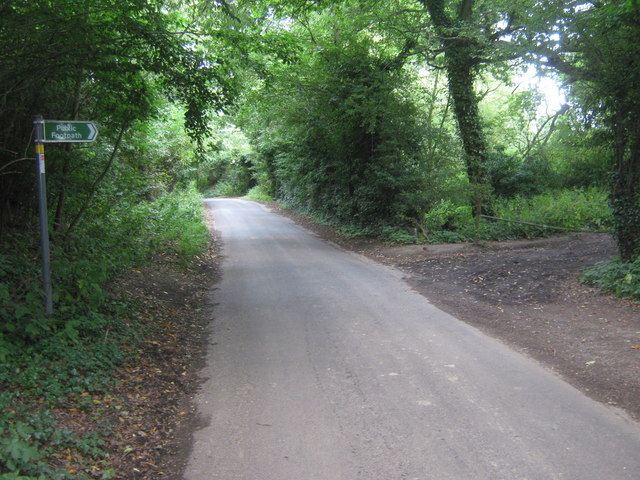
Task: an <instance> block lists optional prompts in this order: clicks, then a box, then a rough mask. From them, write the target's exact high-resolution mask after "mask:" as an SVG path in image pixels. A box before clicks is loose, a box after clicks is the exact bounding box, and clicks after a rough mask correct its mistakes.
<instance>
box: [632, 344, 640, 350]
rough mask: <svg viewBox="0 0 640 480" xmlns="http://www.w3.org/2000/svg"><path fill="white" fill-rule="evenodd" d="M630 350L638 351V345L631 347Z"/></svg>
mask: <svg viewBox="0 0 640 480" xmlns="http://www.w3.org/2000/svg"><path fill="white" fill-rule="evenodd" d="M631 348H633V349H634V350H640V345H634V346H633V347H631Z"/></svg>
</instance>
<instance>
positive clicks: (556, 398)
mask: <svg viewBox="0 0 640 480" xmlns="http://www.w3.org/2000/svg"><path fill="white" fill-rule="evenodd" d="M211 204H212V205H213V208H214V217H215V221H216V228H217V229H218V230H219V231H220V232H221V234H222V239H223V242H224V249H223V252H224V255H225V260H224V264H223V278H222V281H221V283H220V284H219V289H218V290H216V291H215V292H214V294H213V295H214V300H215V301H216V302H218V303H219V305H218V306H216V308H215V311H214V315H215V320H214V322H213V325H212V333H211V335H212V344H211V347H210V350H209V353H208V356H207V366H206V367H205V369H204V370H203V372H202V374H203V376H204V377H206V378H207V379H208V380H207V381H206V383H205V384H204V386H203V388H202V391H201V393H200V394H199V395H198V397H197V398H196V402H197V404H198V407H199V409H200V413H201V415H202V417H203V424H204V425H206V426H205V427H204V428H202V429H201V430H199V431H198V432H196V434H195V439H194V446H193V451H192V454H191V457H190V459H189V464H188V466H187V471H186V476H185V478H186V479H188V480H207V479H222V480H314V479H318V480H320V479H322V480H339V479H344V480H356V479H362V480H396V479H420V480H431V479H433V480H446V479H451V480H466V479H472V480H483V479H486V480H499V479H504V480H523V479H527V480H537V479H539V480H550V479H566V480H590V479H593V480H616V479H634V480H637V479H639V478H640V426H639V425H638V424H637V423H634V422H632V421H630V420H627V419H625V418H623V417H622V416H620V415H618V414H617V413H615V412H613V411H612V410H610V409H608V408H607V407H605V406H603V405H600V404H597V403H595V402H593V401H591V400H590V399H588V398H587V397H585V396H584V395H582V394H581V393H580V392H578V391H577V390H575V389H574V388H573V387H571V386H569V385H568V384H566V383H564V382H563V381H562V380H561V379H559V378H558V377H556V376H555V375H554V374H553V373H550V372H548V371H546V370H545V369H543V368H542V367H540V366H539V365H537V364H536V363H534V362H533V361H531V360H529V359H527V358H525V357H524V356H522V355H520V354H518V353H515V352H514V351H512V350H510V349H509V348H507V347H506V346H504V345H503V344H501V343H499V342H497V341H496V340H493V339H491V338H489V337H487V336H485V335H484V334H482V333H480V332H478V331H477V330H475V329H473V328H471V327H469V326H467V325H466V324H463V323H461V322H459V321H458V320H456V319H455V318H453V317H451V316H450V315H447V314H445V313H443V312H441V311H439V310H438V309H436V308H435V307H433V306H432V305H431V304H430V303H429V302H428V301H427V300H426V299H425V298H424V297H422V296H420V295H418V294H416V293H415V292H413V291H412V290H411V289H410V288H409V287H408V286H407V284H405V283H404V282H403V281H402V279H401V277H400V275H399V273H398V272H395V271H393V270H390V269H387V268H386V267H382V266H380V265H377V264H375V263H373V262H370V261H368V260H366V259H363V258H360V257H358V256H356V255H352V254H350V253H346V252H343V251H341V250H339V249H337V248H334V247H333V246H331V245H329V244H327V243H325V242H323V241H322V240H320V239H318V238H317V237H315V236H314V235H312V234H309V233H308V232H306V231H304V230H302V229H300V228H299V227H297V226H295V225H294V224H292V223H291V222H290V221H288V220H286V219H283V218H282V217H279V216H277V215H275V214H272V213H270V212H268V211H267V210H266V209H265V208H264V207H262V206H260V205H257V204H255V203H251V202H246V201H241V200H213V201H211Z"/></svg>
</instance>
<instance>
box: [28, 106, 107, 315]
mask: <svg viewBox="0 0 640 480" xmlns="http://www.w3.org/2000/svg"><path fill="white" fill-rule="evenodd" d="M33 124H34V127H35V147H36V171H37V174H38V207H39V211H40V254H41V261H42V280H43V287H44V295H45V313H46V314H47V315H51V314H52V313H53V293H52V288H51V261H50V256H49V218H48V213H47V184H46V178H45V162H44V144H45V143H79V142H93V141H95V139H96V137H97V136H98V129H97V128H96V126H95V125H94V123H93V122H83V121H78V120H44V119H43V118H42V115H35V116H34V118H33Z"/></svg>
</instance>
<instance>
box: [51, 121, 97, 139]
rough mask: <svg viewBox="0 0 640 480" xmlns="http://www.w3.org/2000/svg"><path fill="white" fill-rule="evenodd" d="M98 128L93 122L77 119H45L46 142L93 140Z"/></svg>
mask: <svg viewBox="0 0 640 480" xmlns="http://www.w3.org/2000/svg"><path fill="white" fill-rule="evenodd" d="M97 136H98V129H97V128H96V126H95V125H94V123H93V122H82V121H77V120H45V121H44V139H43V140H42V141H43V142H44V143H55V142H61V143H67V142H93V141H94V140H95V139H96V137H97Z"/></svg>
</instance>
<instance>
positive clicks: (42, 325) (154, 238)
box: [0, 187, 209, 480]
mask: <svg viewBox="0 0 640 480" xmlns="http://www.w3.org/2000/svg"><path fill="white" fill-rule="evenodd" d="M202 213H203V204H202V199H201V197H200V195H199V194H198V193H197V192H196V191H195V189H194V188H193V187H191V188H187V189H186V190H182V191H177V190H176V191H173V192H172V193H169V194H165V195H163V196H161V197H159V198H157V199H155V200H153V201H151V202H138V203H134V202H130V203H127V202H123V203H122V204H120V205H118V208H115V207H114V208H113V209H112V210H111V212H110V213H109V214H107V215H104V216H101V217H95V218H89V217H87V219H86V221H85V222H84V223H82V224H81V225H79V226H78V229H77V230H74V231H72V232H71V233H69V234H67V235H66V236H65V237H64V241H62V239H61V237H55V236H54V238H53V241H52V245H51V247H52V252H51V253H52V255H51V259H52V277H53V278H52V283H53V287H54V299H53V300H54V315H51V316H45V315H44V313H43V305H42V303H43V302H42V295H41V291H40V287H39V286H40V284H41V280H40V269H39V265H38V263H37V259H38V256H37V255H36V254H34V252H37V240H36V239H34V238H33V236H32V235H18V234H14V235H12V236H7V237H4V238H3V242H2V244H0V479H4V478H7V479H9V478H15V479H18V478H20V479H27V480H35V479H39V478H47V479H60V480H62V479H70V478H77V477H76V476H75V475H70V474H68V473H65V472H62V473H61V472H55V471H53V470H52V469H51V468H50V466H49V463H50V457H51V454H52V453H53V452H55V451H58V452H59V451H61V450H64V449H67V448H69V449H75V450H77V451H80V452H82V454H83V457H84V458H85V459H86V460H87V461H90V462H92V465H97V464H99V463H100V457H101V455H102V452H101V442H102V440H101V438H100V437H99V436H98V435H96V433H95V432H94V433H91V434H90V435H89V436H84V437H81V438H79V437H78V436H77V435H72V434H70V433H68V432H64V431H60V429H59V428H58V425H57V422H56V420H55V418H54V417H53V415H52V414H51V413H50V411H51V410H52V409H56V408H66V407H67V406H68V403H69V402H70V401H74V402H75V401H78V402H80V401H81V400H82V398H84V397H82V395H83V394H84V395H87V394H95V393H97V394H101V393H105V392H107V391H108V389H109V388H110V386H111V382H112V374H113V371H114V369H115V368H116V367H117V366H118V365H119V364H120V363H121V362H122V361H123V360H124V358H125V349H124V346H125V345H128V346H131V345H135V343H136V342H137V341H138V338H139V337H140V335H141V332H142V328H143V327H142V325H140V324H139V322H137V321H136V317H135V310H134V308H133V307H132V306H131V305H129V304H128V303H127V301H126V299H125V298H120V297H116V296H115V295H114V294H111V293H109V292H108V290H107V284H108V283H109V282H110V281H111V280H112V279H113V278H114V277H115V276H117V275H118V274H120V273H122V272H123V271H125V270H126V269H128V268H131V267H133V266H134V265H136V264H140V263H144V262H145V261H147V259H148V258H150V256H151V255H154V254H165V253H173V254H176V255H177V257H178V258H179V259H180V261H184V262H186V261H188V260H189V259H190V258H191V257H192V256H193V255H196V254H198V253H200V252H202V251H203V250H204V249H205V248H206V246H207V243H208V238H209V236H208V230H207V228H206V226H205V225H204V223H203V221H202ZM87 398H88V404H87V405H86V408H87V409H92V408H94V407H95V406H94V405H93V402H92V401H91V398H90V397H87ZM82 408H84V407H82ZM89 411H92V410H89ZM104 478H106V476H105V477H104Z"/></svg>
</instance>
